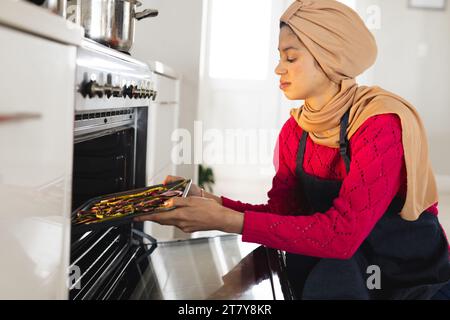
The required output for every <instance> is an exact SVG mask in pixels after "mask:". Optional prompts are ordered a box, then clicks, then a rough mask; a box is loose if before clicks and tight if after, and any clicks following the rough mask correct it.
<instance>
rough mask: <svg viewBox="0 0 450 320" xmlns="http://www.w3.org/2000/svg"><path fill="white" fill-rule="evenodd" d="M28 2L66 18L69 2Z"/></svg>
mask: <svg viewBox="0 0 450 320" xmlns="http://www.w3.org/2000/svg"><path fill="white" fill-rule="evenodd" d="M28 2H32V3H34V4H37V5H39V6H41V7H43V8H46V9H47V10H49V11H51V12H53V13H55V14H57V15H59V16H61V17H63V18H66V7H67V0H28Z"/></svg>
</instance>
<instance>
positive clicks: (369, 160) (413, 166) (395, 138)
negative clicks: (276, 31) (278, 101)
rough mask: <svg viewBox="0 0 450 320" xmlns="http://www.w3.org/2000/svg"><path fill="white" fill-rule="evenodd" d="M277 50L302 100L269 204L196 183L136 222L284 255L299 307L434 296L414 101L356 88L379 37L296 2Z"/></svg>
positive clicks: (335, 11) (282, 140) (290, 92)
mask: <svg viewBox="0 0 450 320" xmlns="http://www.w3.org/2000/svg"><path fill="white" fill-rule="evenodd" d="M279 51H280V56H281V59H280V62H279V64H278V66H277V68H276V70H275V72H276V73H277V75H279V76H280V88H281V89H282V90H283V91H284V94H285V95H286V97H287V98H289V99H292V100H304V101H305V104H304V106H302V107H301V108H299V109H294V110H292V111H291V117H290V119H289V120H288V121H287V122H286V123H285V125H284V126H283V128H282V130H281V133H280V135H279V138H278V141H277V149H276V150H278V154H276V157H275V165H276V169H277V172H276V175H275V177H274V179H273V186H272V189H271V190H270V191H269V193H268V196H269V201H268V203H267V204H264V205H250V204H245V203H241V202H239V201H233V200H230V199H228V198H225V197H218V196H215V195H213V194H209V193H206V192H204V191H203V190H201V189H200V188H198V187H194V188H193V190H192V192H191V194H190V197H188V198H185V199H183V198H175V199H172V200H170V201H169V203H168V204H167V205H168V206H172V205H175V206H177V207H178V208H177V209H175V210H173V211H171V212H167V213H161V214H154V215H150V216H147V217H144V218H142V219H141V220H149V221H154V222H157V223H160V224H165V225H175V226H177V227H179V228H180V229H182V230H184V231H186V232H194V231H200V230H222V231H225V232H233V233H242V239H243V241H247V242H255V243H260V244H263V245H266V246H269V247H273V248H277V249H281V250H284V251H286V252H287V254H286V265H287V271H288V276H289V279H290V282H291V284H292V287H293V289H294V292H295V295H296V297H297V298H298V299H429V298H432V297H433V296H435V295H436V293H437V292H438V291H439V290H441V289H442V288H445V287H446V284H447V283H448V281H449V279H450V264H449V254H448V242H447V239H446V237H445V234H444V232H443V229H442V227H441V226H440V224H439V222H438V219H437V189H436V183H435V179H434V175H433V171H432V168H431V164H430V161H429V155H428V147H427V140H426V134H425V130H424V127H423V124H422V121H421V119H420V117H419V115H418V114H417V112H416V110H415V109H414V107H413V106H412V105H410V104H409V103H408V102H407V101H405V100H404V99H402V98H400V97H398V96H396V95H394V94H392V93H390V92H387V91H385V90H383V89H381V88H379V87H365V86H358V85H357V84H356V82H355V77H356V76H358V75H359V74H361V73H362V72H363V71H365V70H366V69H367V68H369V67H370V66H371V65H372V64H373V63H374V62H375V58H376V54H377V48H376V43H375V40H374V38H373V36H372V34H371V33H370V31H369V30H368V29H367V28H366V26H365V25H364V22H363V21H362V20H361V19H360V18H359V16H358V15H357V14H356V13H355V12H354V11H353V10H352V9H350V8H348V7H347V6H345V5H343V4H341V3H339V2H337V1H334V0H309V1H308V0H305V1H296V2H294V3H293V4H292V5H291V6H290V7H289V8H288V9H287V10H286V12H285V13H284V14H283V16H282V17H281V27H280V37H279ZM174 179H178V177H168V178H167V179H166V182H168V181H171V180H174ZM377 270H378V271H379V273H380V279H378V280H377V279H376V277H375V278H374V277H371V276H372V275H375V273H374V272H376V271H377ZM439 294H442V292H440V293H439Z"/></svg>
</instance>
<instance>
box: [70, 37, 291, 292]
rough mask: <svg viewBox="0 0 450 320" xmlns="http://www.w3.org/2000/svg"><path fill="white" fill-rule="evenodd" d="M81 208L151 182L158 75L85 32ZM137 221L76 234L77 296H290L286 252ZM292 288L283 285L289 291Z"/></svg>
mask: <svg viewBox="0 0 450 320" xmlns="http://www.w3.org/2000/svg"><path fill="white" fill-rule="evenodd" d="M76 68H77V70H76V84H77V86H76V94H75V119H74V148H73V150H74V153H73V179H72V211H74V210H76V209H77V208H78V207H79V206H81V205H83V204H84V203H85V202H87V201H88V200H89V199H92V198H94V197H96V196H100V195H105V194H111V193H116V192H120V191H125V190H129V189H133V188H140V187H145V186H146V181H148V179H146V174H147V173H146V171H147V170H146V169H147V168H146V161H147V160H146V159H148V158H152V157H148V155H147V152H148V150H147V148H146V146H147V140H148V139H147V137H148V133H151V132H153V131H154V130H150V129H153V128H149V127H148V126H149V123H152V122H153V123H155V122H154V121H148V117H149V115H151V114H152V113H151V112H149V110H148V108H149V105H150V100H154V99H155V97H156V94H157V88H158V83H156V82H155V81H157V77H156V75H154V74H152V72H151V71H150V70H149V69H148V67H147V65H145V64H143V63H141V62H140V61H137V60H135V59H133V58H132V57H130V56H128V55H126V54H123V53H118V52H116V51H114V50H112V49H109V48H106V47H104V46H102V45H99V44H96V43H94V42H92V41H89V40H85V41H84V42H83V45H82V46H81V47H80V48H78V51H77V66H76ZM143 229H144V228H143V224H142V223H133V222H130V223H128V224H124V225H120V226H116V227H110V228H105V229H103V230H96V231H90V232H83V233H76V229H75V228H73V229H72V234H71V241H70V268H69V279H68V284H69V298H70V299H72V300H91V299H96V300H106V299H113V300H114V299H283V298H284V297H286V296H287V295H286V294H285V293H286V292H288V290H286V289H283V287H282V286H280V284H281V283H284V282H283V281H282V279H284V278H285V277H284V276H283V272H281V271H280V270H282V269H280V266H281V265H282V264H280V261H281V260H280V259H279V258H278V256H277V254H278V253H277V252H275V251H274V250H271V251H270V250H268V249H267V248H264V247H260V246H257V245H254V244H244V243H243V242H242V241H241V239H240V237H239V236H237V235H225V236H218V237H209V238H197V239H188V240H183V241H166V242H164V241H163V242H161V241H157V240H156V239H154V238H153V237H152V236H151V235H148V234H146V233H145V232H144V231H143ZM282 289H283V290H282Z"/></svg>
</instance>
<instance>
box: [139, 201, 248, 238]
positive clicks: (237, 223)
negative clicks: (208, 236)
mask: <svg viewBox="0 0 450 320" xmlns="http://www.w3.org/2000/svg"><path fill="white" fill-rule="evenodd" d="M165 206H166V207H172V206H175V207H176V209H174V210H170V211H165V212H159V213H153V214H149V215H145V216H141V217H136V218H135V219H134V221H153V222H156V223H159V224H162V225H171V226H176V227H178V228H179V229H181V230H182V231H184V232H195V231H206V230H219V231H223V232H229V233H239V234H240V233H242V227H243V224H244V214H243V213H241V212H237V211H234V210H231V209H228V208H225V207H223V206H221V205H220V204H218V203H217V202H216V201H214V200H212V199H207V198H201V197H186V198H180V197H174V198H171V199H169V200H167V201H166V203H165Z"/></svg>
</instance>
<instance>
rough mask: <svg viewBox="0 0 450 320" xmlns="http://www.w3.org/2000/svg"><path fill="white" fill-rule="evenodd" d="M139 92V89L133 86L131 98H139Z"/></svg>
mask: <svg viewBox="0 0 450 320" xmlns="http://www.w3.org/2000/svg"><path fill="white" fill-rule="evenodd" d="M140 94H141V89H139V88H138V87H137V86H135V87H133V98H135V99H137V98H139V96H140Z"/></svg>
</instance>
